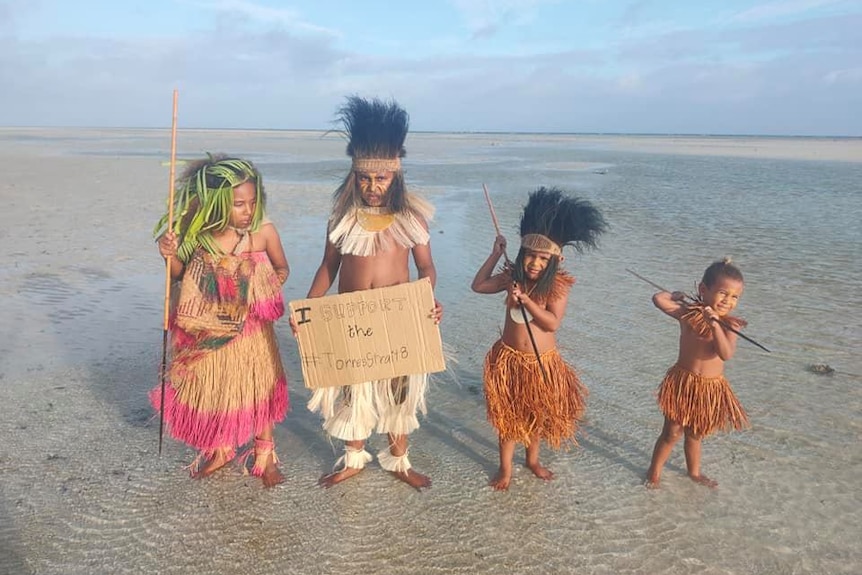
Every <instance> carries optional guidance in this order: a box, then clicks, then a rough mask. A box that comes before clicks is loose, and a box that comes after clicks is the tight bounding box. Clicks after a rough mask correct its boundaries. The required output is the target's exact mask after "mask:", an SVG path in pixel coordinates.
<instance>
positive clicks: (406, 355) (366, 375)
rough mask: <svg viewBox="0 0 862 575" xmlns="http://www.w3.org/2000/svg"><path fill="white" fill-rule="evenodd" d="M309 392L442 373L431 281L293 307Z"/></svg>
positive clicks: (300, 302)
mask: <svg viewBox="0 0 862 575" xmlns="http://www.w3.org/2000/svg"><path fill="white" fill-rule="evenodd" d="M289 307H290V313H291V316H292V317H293V319H294V321H295V322H296V325H297V332H298V338H297V339H298V341H299V357H300V362H301V363H302V377H303V379H305V386H306V387H308V388H311V389H316V388H319V387H332V386H337V385H352V384H354V383H362V382H365V381H373V380H378V379H391V378H394V377H398V376H401V375H414V374H419V373H433V372H437V371H443V370H444V369H446V365H445V362H444V359H443V342H442V340H441V339H440V328H439V326H437V324H435V323H434V320H433V319H431V318H430V317H428V316H429V314H430V313H431V310H432V309H433V308H434V295H433V293H432V291H431V281H430V280H429V279H428V278H423V279H421V280H417V281H414V282H410V283H404V284H400V285H395V286H391V287H386V288H376V289H369V290H363V291H356V292H349V293H344V294H339V295H331V296H325V297H319V298H312V299H301V300H294V301H292V302H290V304H289Z"/></svg>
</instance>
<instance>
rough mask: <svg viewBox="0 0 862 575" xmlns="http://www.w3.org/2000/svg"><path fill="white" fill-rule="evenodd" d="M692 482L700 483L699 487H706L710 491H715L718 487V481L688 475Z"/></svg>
mask: <svg viewBox="0 0 862 575" xmlns="http://www.w3.org/2000/svg"><path fill="white" fill-rule="evenodd" d="M689 478H691V480H692V481H694V482H695V483H700V484H701V485H706V486H707V487H709V488H710V489H715V488H716V487H718V481H715V480H713V479H710V478H709V477H707V476H706V475H689Z"/></svg>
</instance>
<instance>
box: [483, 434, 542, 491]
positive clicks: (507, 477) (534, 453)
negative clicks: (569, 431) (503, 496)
mask: <svg viewBox="0 0 862 575" xmlns="http://www.w3.org/2000/svg"><path fill="white" fill-rule="evenodd" d="M499 443H500V469H498V470H497V475H495V476H494V478H493V479H491V481H490V483H489V485H490V486H491V487H493V488H494V490H495V491H506V490H507V489H509V484H510V483H511V482H512V461H513V459H514V458H515V445H516V444H515V441H512V440H508V439H500V440H499ZM540 446H541V444H540V442H539V437H538V435H534V436H533V437H532V438H531V439H530V444H529V445H528V446H527V458H526V459H527V460H526V467H527V469H529V470H530V471H532V472H533V474H534V475H535V476H536V477H538V478H539V479H544V480H545V481H550V480H551V479H553V478H554V472H553V471H551V470H550V469H548V468H547V467H544V466H543V465H542V464H541V463H539V448H540Z"/></svg>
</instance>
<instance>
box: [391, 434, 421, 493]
mask: <svg viewBox="0 0 862 575" xmlns="http://www.w3.org/2000/svg"><path fill="white" fill-rule="evenodd" d="M389 453H391V454H392V455H393V456H394V457H404V456H405V455H407V436H406V435H393V434H391V433H390V434H389ZM390 473H391V474H392V475H394V476H395V477H397V478H398V479H400V480H401V481H403V482H404V483H406V484H407V485H409V486H410V487H413V488H415V489H417V490H421V489H422V488H423V487H431V478H430V477H428V476H427V475H422V474H421V473H417V472H416V471H415V470H414V469H413V468H412V467H411V468H410V469H408V470H407V471H390Z"/></svg>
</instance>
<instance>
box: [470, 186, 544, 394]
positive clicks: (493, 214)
mask: <svg viewBox="0 0 862 575" xmlns="http://www.w3.org/2000/svg"><path fill="white" fill-rule="evenodd" d="M482 189H483V190H484V192H485V201H486V202H488V209H489V210H490V211H491V220H492V221H493V222H494V229H495V230H496V232H497V236H498V237H499V236H502V235H503V234H501V233H500V223H499V222H498V221H497V212H495V211H494V204H492V203H491V194H490V193H489V192H488V186H486V185H485V184H482ZM503 258H504V259H505V260H506V264H507V265H509V266H511V265H512V261H511V260H510V259H509V255H508V254H507V253H506V249H505V247H504V248H503ZM518 308H519V309H520V310H521V317H523V318H524V326H525V327H526V328H527V335H529V336H530V344H531V345H532V346H533V352H534V353H535V354H536V361H537V362H539V369H540V370H541V371H542V379H543V380H544V381H545V384H548V385H549V381H550V380H549V379H548V374H547V372H545V365H544V364H543V363H542V356H541V354H540V353H539V346H538V345H536V338H535V336H534V335H533V329H532V328H531V327H530V318H528V317H527V310H526V309H525V308H524V304H523V303H522V302H520V301H519V302H518Z"/></svg>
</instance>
